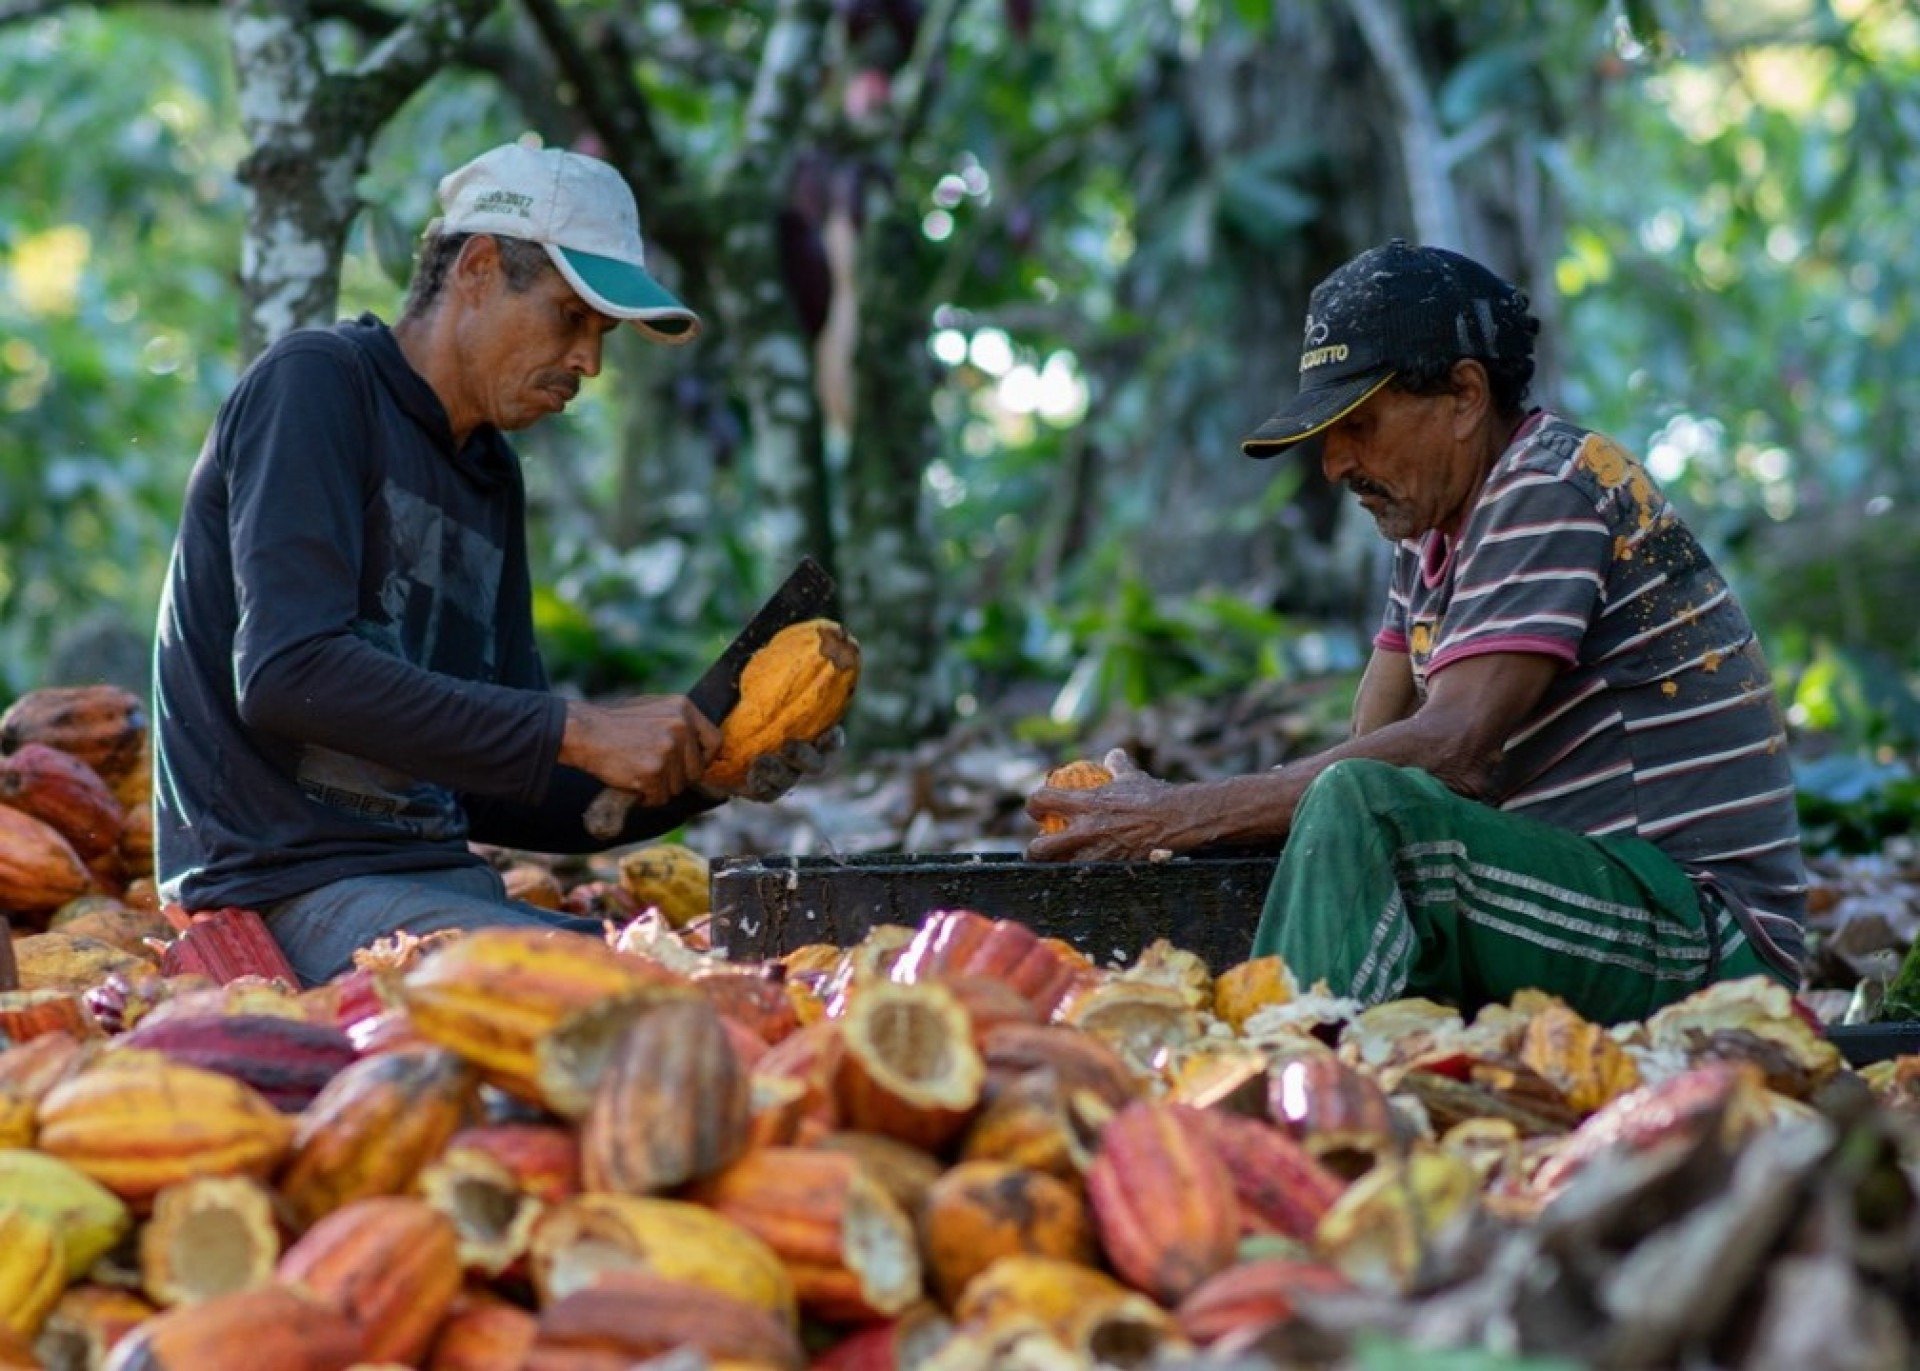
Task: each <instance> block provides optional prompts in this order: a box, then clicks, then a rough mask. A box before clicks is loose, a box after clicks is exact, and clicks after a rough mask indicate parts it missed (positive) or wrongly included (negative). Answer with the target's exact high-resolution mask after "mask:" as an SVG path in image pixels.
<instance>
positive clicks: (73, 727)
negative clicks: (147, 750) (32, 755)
mask: <svg viewBox="0 0 1920 1371" xmlns="http://www.w3.org/2000/svg"><path fill="white" fill-rule="evenodd" d="M146 737H147V707H146V705H145V704H143V703H142V702H141V700H140V697H139V696H138V695H136V694H134V693H133V692H132V691H131V690H127V689H125V688H123V687H121V686H115V685H104V684H102V685H82V686H44V687H42V688H41V689H39V690H30V691H28V692H27V693H26V694H25V695H22V696H21V697H20V698H19V699H17V700H15V701H14V702H13V703H12V704H11V705H9V706H8V707H7V711H6V713H4V714H0V753H13V752H18V751H20V749H21V748H23V747H26V746H27V745H28V744H30V743H41V744H44V745H45V746H47V747H51V748H55V749H57V750H58V751H61V752H65V753H68V754H70V755H72V756H75V757H78V758H79V759H80V760H81V761H83V762H85V763H86V764H87V765H88V766H90V767H92V768H93V769H94V770H95V771H96V772H98V773H99V775H100V777H101V779H102V780H104V781H106V782H107V784H108V785H112V784H113V783H114V782H115V781H117V780H119V779H120V778H121V777H122V776H123V775H125V774H126V773H127V772H128V771H129V770H131V769H132V768H134V767H135V766H137V765H138V763H139V760H140V752H141V749H142V748H143V747H144V746H145V743H146Z"/></svg>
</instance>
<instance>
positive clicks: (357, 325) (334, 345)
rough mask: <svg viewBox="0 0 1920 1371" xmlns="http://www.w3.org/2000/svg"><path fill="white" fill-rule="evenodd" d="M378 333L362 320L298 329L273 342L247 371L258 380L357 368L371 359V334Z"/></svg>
mask: <svg viewBox="0 0 1920 1371" xmlns="http://www.w3.org/2000/svg"><path fill="white" fill-rule="evenodd" d="M375 331H377V330H376V329H372V328H369V326H368V325H367V324H366V323H365V322H364V321H357V320H342V321H341V322H340V323H337V324H333V325H330V326H327V327H317V326H316V327H311V328H297V329H293V330H290V331H289V332H287V333H284V334H282V335H281V336H280V337H278V338H276V339H274V341H273V342H271V343H269V344H268V345H267V347H266V348H265V349H264V350H263V351H262V352H261V353H260V355H259V356H258V357H256V358H255V359H254V361H253V365H252V366H251V367H249V368H248V371H249V373H250V374H252V375H254V376H258V377H268V376H274V375H278V374H281V373H284V372H287V371H289V370H296V371H297V370H305V369H306V368H308V367H311V366H313V365H314V364H315V363H316V362H318V363H319V364H320V365H322V366H327V365H331V366H333V367H336V368H339V367H345V368H353V369H358V368H360V367H362V366H364V365H365V364H366V363H367V362H369V361H370V360H372V359H371V356H370V351H369V349H370V347H371V339H370V336H369V335H370V334H371V333H373V332H375Z"/></svg>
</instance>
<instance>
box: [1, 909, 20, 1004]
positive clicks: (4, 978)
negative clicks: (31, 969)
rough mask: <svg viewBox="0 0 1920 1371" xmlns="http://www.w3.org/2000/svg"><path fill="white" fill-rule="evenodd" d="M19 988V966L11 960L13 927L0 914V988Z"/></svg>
mask: <svg viewBox="0 0 1920 1371" xmlns="http://www.w3.org/2000/svg"><path fill="white" fill-rule="evenodd" d="M19 988H20V968H19V967H18V966H17V965H15V963H14V960H13V929H12V927H11V926H9V925H8V923H7V920H6V916H5V915H0V990H18V989H19Z"/></svg>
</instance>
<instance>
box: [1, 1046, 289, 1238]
mask: <svg viewBox="0 0 1920 1371" xmlns="http://www.w3.org/2000/svg"><path fill="white" fill-rule="evenodd" d="M292 1135H293V1123H292V1121H291V1120H289V1119H288V1118H287V1117H286V1116H285V1115H283V1114H281V1113H280V1111H279V1110H277V1109H275V1108H274V1107H273V1106H272V1105H271V1104H268V1103H267V1102H266V1100H264V1099H262V1098H261V1097H260V1095H259V1093H258V1092H257V1091H255V1090H253V1089H252V1088H251V1087H249V1086H246V1085H243V1084H241V1083H240V1082H239V1081H236V1080H234V1079H233V1078H232V1077H230V1076H222V1075H220V1074H219V1073H218V1072H216V1071H202V1070H201V1069H200V1068H199V1067H196V1066H186V1065H184V1064H182V1063H180V1062H175V1061H169V1060H168V1059H167V1058H166V1057H163V1056H161V1055H160V1054H159V1053H157V1052H144V1051H139V1050H136V1049H127V1050H125V1051H118V1052H111V1053H107V1054H104V1055H103V1056H102V1057H101V1058H100V1059H99V1061H98V1062H97V1063H96V1064H95V1065H93V1066H91V1067H89V1068H88V1069H87V1070H85V1071H82V1072H80V1073H79V1074H78V1075H76V1076H73V1077H71V1078H69V1079H68V1080H65V1081H62V1082H61V1083H60V1084H59V1085H57V1086H55V1087H54V1088H53V1089H52V1090H50V1091H48V1092H47V1095H46V1098H45V1099H43V1100H42V1101H41V1102H40V1137H39V1147H40V1150H41V1151H42V1152H45V1153H47V1154H48V1155H49V1156H53V1157H57V1158H59V1159H60V1160H61V1161H64V1162H66V1163H67V1164H69V1165H70V1166H72V1167H74V1168H75V1169H77V1170H80V1171H84V1172H85V1173H86V1174H87V1175H89V1176H92V1177H93V1178H94V1179H95V1180H97V1181H99V1182H100V1183H101V1184H102V1185H104V1186H106V1187H107V1189H109V1190H111V1191H113V1192H114V1193H115V1194H116V1195H119V1196H120V1197H121V1198H122V1199H125V1200H127V1201H129V1202H130V1203H132V1204H134V1205H135V1206H136V1207H144V1206H145V1205H146V1204H147V1203H148V1202H149V1201H151V1200H152V1198H153V1197H154V1196H155V1195H157V1194H159V1193H160V1191H162V1190H164V1189H165V1188H166V1187H167V1186H169V1185H173V1184H176V1183H178V1182H180V1181H184V1180H187V1179H189V1178H191V1177H194V1176H256V1177H265V1176H266V1175H268V1174H269V1173H271V1172H272V1170H273V1169H274V1167H276V1166H277V1165H278V1164H279V1163H280V1160H281V1158H282V1157H284V1156H285V1155H286V1151H287V1146H288V1144H289V1142H291V1140H292Z"/></svg>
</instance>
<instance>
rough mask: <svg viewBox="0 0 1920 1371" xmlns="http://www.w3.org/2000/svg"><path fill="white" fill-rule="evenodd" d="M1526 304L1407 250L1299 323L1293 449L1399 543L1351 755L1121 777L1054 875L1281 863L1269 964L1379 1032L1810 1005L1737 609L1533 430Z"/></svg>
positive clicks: (1330, 294)
mask: <svg viewBox="0 0 1920 1371" xmlns="http://www.w3.org/2000/svg"><path fill="white" fill-rule="evenodd" d="M1538 329H1539V324H1538V321H1536V320H1535V319H1534V318H1533V317H1532V315H1530V314H1529V313H1528V302H1527V297H1526V296H1525V295H1524V294H1523V293H1522V292H1520V291H1519V290H1516V289H1515V288H1514V287H1513V286H1512V285H1511V284H1509V283H1508V282H1506V281H1503V280H1501V279H1500V278H1499V277H1498V276H1496V275H1495V274H1494V273H1493V272H1491V271H1489V270H1487V268H1485V267H1484V266H1482V265H1480V264H1479V263H1478V262H1475V261H1473V260H1471V259H1470V258H1466V257H1463V256H1461V255H1460V254H1458V253H1455V252H1449V251H1447V250H1446V249H1443V248H1434V247H1416V246H1412V245H1410V244H1408V243H1406V242H1403V241H1401V240H1399V239H1395V240H1394V241H1392V242H1389V243H1386V244H1383V245H1382V246H1380V247H1376V248H1372V249H1370V250H1368V251H1366V252H1363V253H1361V254H1360V255H1359V256H1357V257H1355V258H1354V259H1353V260H1352V261H1350V262H1348V263H1347V264H1346V265H1344V266H1342V267H1340V268H1339V269H1338V270H1337V271H1335V272H1333V273H1332V274H1330V275H1329V276H1328V277H1327V278H1326V279H1325V280H1323V281H1322V282H1321V283H1320V284H1319V285H1318V286H1316V287H1314V290H1313V293H1312V295H1311V297H1310V298H1309V300H1308V304H1307V320H1306V331H1305V336H1304V338H1303V340H1302V343H1301V350H1300V385H1299V390H1298V392H1297V393H1296V394H1295V395H1294V396H1293V397H1292V398H1291V399H1289V400H1288V401H1287V402H1286V403H1285V404H1284V405H1282V406H1281V408H1280V409H1279V411H1278V412H1277V413H1275V414H1274V415H1273V417H1272V418H1270V419H1269V420H1268V421H1267V422H1266V423H1265V424H1263V425H1261V426H1260V428H1259V429H1257V430H1256V431H1255V432H1254V433H1253V434H1251V435H1250V436H1249V437H1248V438H1247V439H1246V440H1245V441H1244V442H1243V444H1242V447H1243V449H1244V450H1245V452H1246V453H1247V455H1248V456H1251V457H1271V456H1274V455H1276V454H1278V453H1282V452H1288V451H1292V450H1295V449H1299V450H1301V451H1304V452H1306V453H1308V454H1309V455H1310V456H1311V457H1312V458H1313V459H1315V460H1317V461H1318V462H1319V464H1320V467H1321V469H1322V470H1323V471H1324V472H1325V474H1326V476H1327V478H1328V479H1329V480H1333V481H1338V482H1340V483H1342V484H1344V485H1345V486H1346V487H1347V488H1348V489H1349V490H1351V491H1352V492H1353V494H1354V495H1355V496H1356V497H1357V498H1358V500H1359V502H1360V504H1361V505H1362V506H1363V507H1364V508H1365V509H1366V511H1367V513H1368V514H1369V515H1371V516H1372V518H1373V520H1374V523H1375V524H1376V525H1377V526H1378V528H1379V530H1380V533H1381V534H1382V536H1384V537H1386V538H1387V539H1389V540H1391V541H1392V542H1393V543H1394V562H1393V575H1392V579H1391V582H1390V584H1389V585H1388V587H1387V593H1386V595H1385V597H1384V603H1383V605H1382V612H1381V620H1380V628H1379V631H1378V632H1377V633H1376V634H1375V636H1374V652H1373V656H1372V659H1371V660H1370V661H1369V663H1368V665H1367V669H1366V672H1365V674H1364V675H1363V676H1362V678H1361V682H1360V688H1359V692H1358V695H1357V696H1356V699H1355V701H1354V709H1353V736H1352V737H1350V738H1349V739H1348V740H1347V741H1345V742H1343V743H1341V744H1339V745H1337V746H1335V747H1332V748H1330V749H1328V750H1326V751H1324V752H1321V753H1318V754H1316V755H1314V756H1311V757H1303V758H1301V759H1299V760H1298V761H1294V762H1290V763H1288V764H1287V765H1286V766H1284V767H1281V768H1279V769H1277V770H1274V771H1269V772H1263V773H1260V774H1257V775H1252V776H1236V777H1230V778H1227V779H1224V780H1219V781H1206V782H1198V783H1194V784H1190V785H1169V784H1166V783H1164V782H1161V781H1158V780H1155V779H1153V778H1152V777H1149V776H1147V775H1145V774H1144V773H1142V772H1140V771H1138V770H1137V769H1136V768H1134V767H1133V766H1132V765H1131V763H1130V762H1129V761H1128V759H1127V757H1126V755H1125V754H1124V753H1121V752H1116V753H1115V754H1113V755H1112V756H1110V757H1109V759H1108V760H1109V765H1110V766H1112V767H1113V768H1114V770H1115V771H1116V772H1117V773H1118V776H1117V779H1116V780H1115V781H1114V783H1113V784H1111V785H1109V786H1106V787H1103V788H1101V789H1098V790H1072V791H1067V790H1055V789H1043V790H1040V791H1038V792H1036V793H1035V795H1034V796H1033V797H1032V799H1031V801H1030V802H1029V806H1028V808H1029V810H1030V812H1032V813H1033V815H1034V817H1035V818H1063V819H1066V820H1068V823H1067V824H1066V825H1065V826H1064V828H1063V830H1062V831H1060V832H1057V833H1048V834H1043V835H1042V836H1041V837H1039V838H1036V839H1035V840H1034V841H1033V843H1032V844H1031V845H1030V846H1029V848H1028V852H1029V854H1030V855H1031V856H1033V857H1035V858H1036V859H1046V860H1059V859H1086V858H1141V857H1146V856H1148V855H1149V854H1150V853H1151V852H1153V851H1154V850H1155V849H1164V850H1166V851H1169V852H1186V851H1193V850H1197V849H1201V848H1205V847H1209V846H1231V847H1252V846H1259V845H1267V846H1279V845H1281V844H1282V843H1284V845H1285V846H1284V851H1283V853H1282V855H1281V858H1280V862H1279V866H1278V868H1277V869H1276V871H1275V874H1274V880H1273V884H1272V886H1271V887H1270V888H1269V891H1268V894H1267V901H1266V907H1265V909H1264V910H1263V911H1262V914H1261V917H1260V923H1259V927H1258V929H1257V930H1256V932H1255V935H1254V940H1253V950H1254V952H1255V953H1256V954H1267V953H1276V954H1278V955H1280V956H1282V957H1283V958H1284V959H1285V960H1286V963H1287V965H1288V967H1289V968H1291V969H1292V970H1293V972H1294V973H1295V975H1296V976H1297V977H1298V978H1299V979H1300V981H1301V983H1302V984H1303V985H1306V984H1311V983H1313V982H1315V981H1321V980H1324V981H1326V982H1327V984H1328V985H1329V986H1330V987H1331V988H1332V989H1333V990H1334V991H1335V992H1336V993H1338V994H1341V995H1348V996H1352V997H1354V998H1356V999H1359V1000H1361V1001H1364V1002H1366V1003H1378V1002H1380V1001H1383V1000H1390V999H1395V998H1398V997H1400V996H1403V995H1419V996H1428V997H1431V998H1435V999H1443V1000H1448V1001H1451V1002H1453V1003H1455V1004H1458V1005H1460V1006H1462V1007H1464V1008H1468V1009H1472V1008H1476V1007H1478V1006H1479V1005H1481V1004H1485V1003H1487V1002H1489V1001H1504V1000H1506V999H1508V998H1509V997H1511V996H1512V995H1513V994H1514V993H1515V992H1516V991H1518V990H1520V989H1523V988H1539V989H1544V990H1548V991H1550V992H1552V993H1554V994H1557V995H1559V996H1561V997H1563V998H1564V999H1566V1000H1567V1001H1568V1002H1569V1003H1570V1004H1572V1005H1573V1007H1574V1008H1576V1009H1578V1010H1579V1011H1580V1012H1582V1013H1584V1014H1586V1015H1588V1016H1589V1017H1591V1018H1595V1019H1600V1020H1605V1021H1608V1022H1612V1021H1616V1020H1621V1019H1632V1018H1641V1017H1644V1016H1645V1015H1646V1014H1647V1013H1649V1012H1651V1011H1652V1010H1654V1009H1657V1008H1658V1007H1659V1006H1661V1005H1663V1004H1666V1003H1668V1002H1670V1001H1672V1000H1675V999H1678V998H1680V997H1681V996H1683V995H1685V994H1687V993H1688V992H1690V991H1692V990H1695V989H1697V988H1699V987H1700V986H1702V985H1704V984H1706V983H1708V982H1710V981H1715V980H1726V979H1733V978H1738V977H1744V976H1765V977H1771V978H1773V979H1776V980H1779V981H1781V982H1784V983H1786V984H1787V985H1789V986H1793V985H1797V984H1798V980H1799V971H1800V962H1801V958H1802V955H1803V953H1804V946H1805V942H1804V932H1803V923H1804V915H1805V895H1806V872H1805V869H1804V867H1803V864H1802V861H1801V854H1800V843H1799V827H1798V822H1797V818H1796V815H1795V811H1794V789H1793V777H1792V773H1791V771H1790V769H1789V767H1788V763H1787V756H1786V737H1785V731H1784V724H1783V722H1782V720H1781V716H1780V710H1779V706H1778V704H1777V703H1776V701H1775V699H1774V694H1773V688H1772V683H1771V681H1770V679H1769V677H1768V673H1767V666H1766V661H1765V658H1764V657H1763V656H1762V654H1761V651H1760V645H1759V643H1758V641H1757V640H1756V639H1755V637H1754V632H1753V627H1752V625H1751V624H1750V623H1749V622H1748V621H1747V617H1746V615H1745V613H1744V612H1742V610H1741V608H1740V605H1739V603H1738V601H1737V600H1736V599H1735V598H1734V595H1733V592H1732V590H1731V589H1730V588H1729V587H1728V585H1727V582H1726V579H1725V578H1724V577H1723V576H1722V575H1721V574H1720V572H1719V569H1718V568H1716V567H1715V566H1714V564H1713V561H1712V559H1711V558H1710V557H1708V555H1707V554H1706V552H1705V550H1704V549H1703V548H1702V547H1701V546H1700V544H1699V542H1698V541H1697V540H1696V539H1695V538H1694V536H1693V534H1692V532H1690V531H1689V530H1688V528H1687V526H1686V524H1685V523H1684V522H1682V520H1681V519H1680V517H1679V515H1678V513H1677V512H1676V511H1675V510H1674V508H1673V506H1672V505H1670V504H1669V503H1668V502H1667V500H1666V497H1665V496H1664V495H1663V494H1661V492H1660V490H1659V488H1658V486H1657V485H1655V483H1654V482H1653V480H1652V478H1651V477H1650V476H1649V475H1648V474H1647V472H1646V470H1645V469H1644V468H1643V467H1642V466H1641V465H1640V464H1639V463H1638V462H1637V461H1635V460H1633V458H1631V457H1630V456H1629V455H1628V454H1627V453H1626V452H1625V451H1624V450H1622V449H1621V448H1620V446H1619V445H1618V444H1616V443H1614V442H1613V441H1612V440H1611V439H1609V438H1607V437H1606V436H1605V435H1603V434H1599V433H1594V432H1592V431H1590V430H1588V429H1585V428H1582V427H1580V426H1579V425H1578V424H1575V423H1573V422H1572V421H1570V420H1568V419H1566V418H1564V417H1562V416H1560V415H1558V414H1555V413H1553V412H1551V411H1549V410H1544V409H1537V408H1530V407H1529V406H1528V405H1527V404H1526V403H1525V401H1526V396H1527V387H1528V385H1529V383H1530V382H1531V380H1532V377H1533V338H1534V334H1535V333H1536V332H1537V331H1538Z"/></svg>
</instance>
